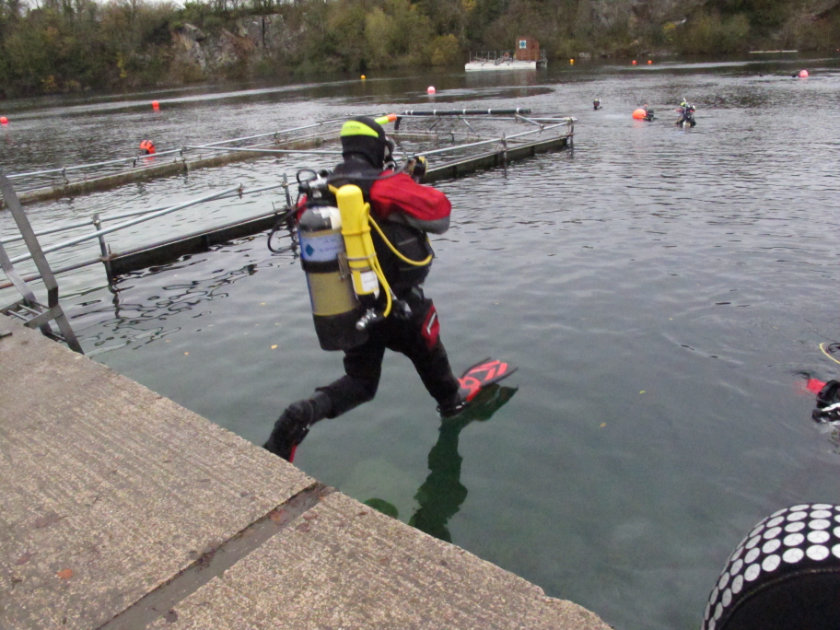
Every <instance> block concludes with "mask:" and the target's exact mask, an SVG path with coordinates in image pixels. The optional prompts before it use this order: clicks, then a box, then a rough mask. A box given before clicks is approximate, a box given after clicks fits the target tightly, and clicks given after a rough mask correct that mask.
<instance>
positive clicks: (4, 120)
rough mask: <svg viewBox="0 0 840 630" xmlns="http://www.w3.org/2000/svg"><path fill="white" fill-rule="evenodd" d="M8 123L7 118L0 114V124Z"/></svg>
mask: <svg viewBox="0 0 840 630" xmlns="http://www.w3.org/2000/svg"><path fill="white" fill-rule="evenodd" d="M8 124H9V119H8V118H6V117H5V116H0V125H3V126H4V127H5V126H6V125H8Z"/></svg>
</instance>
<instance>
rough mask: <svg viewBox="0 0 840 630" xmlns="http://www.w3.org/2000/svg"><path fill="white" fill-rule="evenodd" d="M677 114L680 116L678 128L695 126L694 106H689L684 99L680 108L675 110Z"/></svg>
mask: <svg viewBox="0 0 840 630" xmlns="http://www.w3.org/2000/svg"><path fill="white" fill-rule="evenodd" d="M677 113H678V114H679V115H680V118H679V120H678V121H677V125H678V126H680V127H693V126H694V125H696V124H697V122H696V121H695V120H694V105H691V104H689V103H688V101H686V100H685V99H683V100H682V102H681V103H680V106H679V107H678V108H677Z"/></svg>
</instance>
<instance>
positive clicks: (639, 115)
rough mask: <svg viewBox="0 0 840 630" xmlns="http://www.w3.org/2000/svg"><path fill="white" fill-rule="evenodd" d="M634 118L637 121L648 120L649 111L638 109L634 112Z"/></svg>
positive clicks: (642, 108)
mask: <svg viewBox="0 0 840 630" xmlns="http://www.w3.org/2000/svg"><path fill="white" fill-rule="evenodd" d="M633 118H635V119H636V120H644V119H645V118H647V110H646V109H645V108H644V107H637V108H636V109H634V110H633Z"/></svg>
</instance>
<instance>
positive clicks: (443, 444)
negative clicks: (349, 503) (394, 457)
mask: <svg viewBox="0 0 840 630" xmlns="http://www.w3.org/2000/svg"><path fill="white" fill-rule="evenodd" d="M516 389H517V388H515V387H506V386H500V385H490V386H488V387H486V388H485V389H483V390H482V391H481V392H480V393H479V394H478V395H477V396H476V397H475V399H474V400H473V402H472V403H470V406H469V407H467V409H465V410H464V411H463V412H461V413H460V414H458V415H457V416H454V417H452V418H444V419H442V420H441V425H440V429H439V430H438V441H437V442H436V443H435V445H434V446H433V447H432V450H431V451H429V457H428V462H429V476H428V477H426V480H425V481H424V482H423V484H422V485H421V486H420V487H419V488H418V489H417V493H416V494H415V495H414V498H415V500H416V501H417V504H418V507H417V509H416V510H415V511H414V514H413V515H412V516H411V518H409V519H408V523H409V525H413V526H414V527H416V528H418V529H421V530H423V531H424V532H426V533H427V534H430V535H432V536H434V537H436V538H440V539H441V540H445V541H447V542H452V535H451V534H450V532H449V529H448V528H447V526H446V524H447V522H448V521H449V519H450V518H451V517H453V516H455V514H457V513H458V510H459V509H460V508H461V504H462V503H463V502H464V500H465V499H466V498H467V493H468V490H467V487H466V486H464V485H463V484H462V483H461V463H462V462H463V457H461V455H460V454H459V453H458V438H459V437H460V435H461V431H463V430H464V429H465V428H466V427H467V425H469V424H470V423H471V422H473V421H479V422H484V421H486V420H489V419H490V418H491V417H492V416H493V414H494V413H496V411H498V410H499V409H500V408H501V407H502V406H503V405H504V404H505V403H506V402H507V401H508V400H510V399H511V398H512V397H513V395H514V394H515V393H516ZM365 503H366V504H367V505H369V506H371V507H373V508H376V509H377V510H379V511H380V512H383V513H385V514H388V515H389V516H392V517H394V518H399V510H397V508H396V507H394V505H393V504H392V503H389V502H388V501H385V500H384V499H379V498H373V499H368V500H367V501H365Z"/></svg>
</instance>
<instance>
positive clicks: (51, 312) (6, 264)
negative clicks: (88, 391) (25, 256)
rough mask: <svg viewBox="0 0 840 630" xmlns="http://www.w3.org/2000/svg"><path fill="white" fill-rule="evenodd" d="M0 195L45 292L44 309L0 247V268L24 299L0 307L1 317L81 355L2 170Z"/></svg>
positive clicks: (52, 277)
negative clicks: (66, 346) (53, 326)
mask: <svg viewBox="0 0 840 630" xmlns="http://www.w3.org/2000/svg"><path fill="white" fill-rule="evenodd" d="M0 191H2V193H3V199H4V201H5V205H6V208H8V209H9V210H10V211H11V213H12V216H13V217H14V219H15V223H17V226H18V229H19V230H20V233H21V236H23V240H24V242H25V243H26V246H27V247H28V248H29V253H30V254H31V255H32V260H33V261H34V262H35V265H36V266H37V267H38V273H40V274H41V278H42V280H43V281H44V286H45V288H46V289H47V305H46V306H45V305H43V304H41V303H40V302H38V300H36V299H35V294H34V293H33V292H32V289H30V288H29V285H27V284H26V281H25V280H24V279H23V278H21V277H20V275H18V273H17V271H15V268H14V265H13V264H12V261H11V259H10V258H9V256H8V254H7V253H6V250H5V248H4V247H3V244H2V243H0V267H2V269H3V271H4V272H5V273H6V276H7V277H8V278H9V280H10V281H11V282H12V284H13V285H14V286H15V288H16V289H17V290H18V292H19V293H20V294H21V296H23V299H21V300H18V301H17V302H15V303H13V304H10V305H9V306H4V307H0V313H3V314H4V315H9V316H11V317H15V318H17V319H20V320H22V321H23V323H24V326H27V327H28V328H40V329H41V332H42V333H43V334H44V335H46V336H47V337H49V338H50V339H55V340H57V341H62V342H64V343H66V344H67V345H68V346H69V347H70V349H71V350H75V351H76V352H78V353H80V354H84V351H83V350H82V346H81V345H80V344H79V340H78V339H76V334H75V333H74V332H73V328H72V327H71V326H70V321H69V320H68V319H67V316H66V315H65V314H64V310H63V309H62V308H61V305H60V304H59V303H58V282H56V279H55V275H54V274H53V272H52V269H51V268H50V265H49V263H48V262H47V259H46V257H45V256H44V252H43V250H42V249H41V245H40V243H39V242H38V238H37V237H36V236H35V232H34V230H33V229H32V226H31V225H30V224H29V219H28V218H27V216H26V213H25V212H24V211H23V207H22V206H21V204H20V201H19V200H18V196H17V194H16V193H15V189H14V187H13V186H12V183H11V182H10V181H9V179H8V178H7V177H6V175H5V174H4V173H3V170H2V169H0ZM51 321H55V323H56V324H57V325H58V332H57V331H55V330H53V328H52V327H51V326H50V322H51ZM8 334H9V333H8V331H6V332H5V334H4V333H3V331H1V330H0V338H2V337H3V336H6V335H8Z"/></svg>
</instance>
